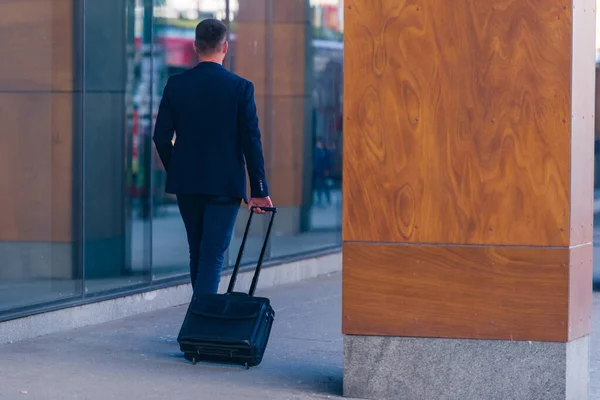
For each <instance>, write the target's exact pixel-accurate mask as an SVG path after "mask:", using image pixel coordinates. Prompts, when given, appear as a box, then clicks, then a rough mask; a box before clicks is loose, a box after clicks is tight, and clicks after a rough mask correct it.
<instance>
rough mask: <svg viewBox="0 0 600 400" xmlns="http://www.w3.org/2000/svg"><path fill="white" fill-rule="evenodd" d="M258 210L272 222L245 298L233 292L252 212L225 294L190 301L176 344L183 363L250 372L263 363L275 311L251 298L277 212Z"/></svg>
mask: <svg viewBox="0 0 600 400" xmlns="http://www.w3.org/2000/svg"><path fill="white" fill-rule="evenodd" d="M261 209H263V210H264V211H269V212H271V218H270V220H269V226H268V228H267V234H266V236H265V240H264V243H263V246H262V250H261V252H260V256H259V258H258V264H257V266H256V271H255V273H254V277H253V278H252V284H251V286H250V291H249V292H248V294H246V293H237V292H234V291H233V289H234V287H235V281H236V278H237V274H238V271H239V268H240V262H241V260H242V254H243V252H244V247H245V245H246V239H247V238H248V231H249V229H250V224H251V222H252V216H253V215H254V212H251V213H250V216H249V217H248V223H247V225H246V230H245V231H244V237H243V239H242V244H241V246H240V251H239V254H238V257H237V260H236V263H235V267H234V268H233V273H232V275H231V280H230V282H229V288H228V289H227V293H225V294H197V295H194V296H193V297H192V300H191V302H190V305H189V307H188V310H187V314H186V316H185V319H184V320H183V324H182V326H181V330H180V331H179V336H178V337H177V342H179V347H180V349H181V351H182V352H183V353H184V356H185V358H186V360H189V361H192V362H193V363H194V364H196V362H198V361H209V362H222V363H231V364H239V365H244V366H245V367H246V368H249V367H252V366H256V365H258V364H260V363H261V361H262V358H263V355H264V353H265V349H266V347H267V342H268V341H269V335H270V333H271V326H272V325H273V320H274V317H275V311H273V308H272V307H271V303H270V301H269V299H267V298H264V297H254V292H255V290H256V285H257V284H258V277H259V275H260V269H261V266H262V261H263V257H264V255H265V250H266V248H267V243H268V241H269V236H270V234H271V228H272V226H273V220H274V218H275V214H276V212H277V209H276V208H266V207H261ZM252 211H254V210H252Z"/></svg>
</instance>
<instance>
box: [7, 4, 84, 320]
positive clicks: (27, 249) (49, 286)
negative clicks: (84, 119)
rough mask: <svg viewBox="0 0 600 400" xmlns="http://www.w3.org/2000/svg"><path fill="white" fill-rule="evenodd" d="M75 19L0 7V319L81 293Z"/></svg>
mask: <svg viewBox="0 0 600 400" xmlns="http://www.w3.org/2000/svg"><path fill="white" fill-rule="evenodd" d="M73 12H74V10H73V8H72V4H71V2H65V1H58V0H44V1H39V2H25V1H4V2H1V3H0V27H1V29H2V32H4V35H5V38H9V40H3V41H2V42H0V54H1V55H2V59H3V60H7V61H8V62H2V63H0V76H2V79H1V80H0V121H2V124H1V125H0V141H1V142H2V145H1V146H0V193H2V195H1V196H0V209H1V210H2V217H1V218H0V314H1V313H2V312H5V311H8V310H15V309H18V308H20V307H27V306H33V305H35V304H39V303H44V302H50V301H58V300H65V299H69V298H73V297H76V298H77V297H80V296H81V293H82V291H81V273H80V270H79V269H78V268H77V262H76V260H77V256H76V244H77V229H76V225H77V215H76V213H75V212H74V209H76V208H77V200H76V199H77V196H76V193H77V190H78V183H77V182H74V181H76V174H75V172H76V171H78V170H79V166H78V160H77V157H76V149H77V146H78V142H77V136H78V132H77V126H76V123H75V120H76V116H77V112H78V107H79V104H80V97H79V96H78V95H77V94H76V92H77V87H76V84H75V82H76V78H75V71H74V68H73V64H72V60H73V58H74V53H76V48H75V37H74V32H76V30H75V29H73V19H74V18H73ZM25 16H26V17H25ZM41 38H44V40H40V39H41Z"/></svg>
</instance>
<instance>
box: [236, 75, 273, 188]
mask: <svg viewBox="0 0 600 400" xmlns="http://www.w3.org/2000/svg"><path fill="white" fill-rule="evenodd" d="M238 124H239V130H240V135H241V140H242V148H243V151H244V158H245V159H246V167H247V169H248V177H249V179H250V196H251V197H253V198H261V197H267V196H268V195H269V188H268V187H267V179H266V176H265V162H264V156H263V149H262V142H261V135H260V129H259V127H258V116H257V113H256V102H255V101H254V85H253V84H252V82H244V83H243V84H242V90H241V95H240V104H239V118H238Z"/></svg>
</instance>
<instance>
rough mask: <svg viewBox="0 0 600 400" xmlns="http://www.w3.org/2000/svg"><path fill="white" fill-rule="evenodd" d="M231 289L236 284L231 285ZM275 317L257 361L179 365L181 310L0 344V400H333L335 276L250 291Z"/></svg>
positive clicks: (339, 353)
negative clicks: (251, 364) (252, 364)
mask: <svg viewBox="0 0 600 400" xmlns="http://www.w3.org/2000/svg"><path fill="white" fill-rule="evenodd" d="M240 289H241V288H240ZM259 292H260V293H259V294H260V295H266V296H268V297H270V298H271V299H272V301H273V305H274V307H275V310H276V313H277V314H276V321H275V325H274V327H273V333H272V337H271V341H270V343H269V347H268V348H267V353H266V355H265V359H264V361H263V364H261V365H260V366H259V367H256V368H253V369H250V370H249V371H246V370H244V369H243V368H239V367H230V366H216V365H210V364H198V365H196V366H192V365H191V364H190V363H188V362H186V361H185V360H184V359H183V357H182V356H181V354H180V353H179V349H178V346H177V342H176V335H177V332H178V329H179V326H180V323H181V321H182V319H183V316H184V313H185V307H175V308H170V309H167V310H163V311H159V312H152V313H147V314H141V315H138V316H135V317H130V318H125V319H121V320H117V321H113V322H109V323H105V324H101V325H96V326H90V327H86V328H83V329H78V330H75V331H68V332H64V333H59V334H53V335H49V336H44V337H40V338H36V339H33V340H26V341H23V342H18V343H12V344H8V345H3V346H0V399H1V400H72V399H77V400H110V399H119V400H126V399H135V398H140V399H145V400H146V399H147V400H159V399H160V400H164V399H169V400H188V399H189V400H192V399H193V400H236V399H256V400H259V399H261V400H264V399H266V400H269V399H276V400H300V399H338V398H341V397H340V396H341V392H342V376H343V346H342V344H343V343H342V335H341V333H340V326H341V274H339V273H336V274H333V275H330V276H326V277H321V278H318V279H313V280H309V281H304V282H302V283H298V284H293V285H285V286H278V287H275V288H272V289H268V290H262V291H261V290H260V289H259ZM599 331H600V294H595V296H594V333H593V334H592V357H591V373H592V376H591V382H592V387H591V390H592V397H591V398H592V399H594V400H600V337H599V335H597V334H596V333H597V332H599Z"/></svg>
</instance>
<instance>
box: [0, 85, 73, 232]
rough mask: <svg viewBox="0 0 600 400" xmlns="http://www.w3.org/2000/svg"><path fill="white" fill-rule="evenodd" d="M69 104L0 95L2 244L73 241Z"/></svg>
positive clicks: (52, 97)
mask: <svg viewBox="0 0 600 400" xmlns="http://www.w3.org/2000/svg"><path fill="white" fill-rule="evenodd" d="M72 101H73V97H72V95H71V94H68V93H54V94H50V93H0V121H2V126H1V127H0V141H1V142H2V144H3V145H2V146H0V193H3V194H4V195H2V196H0V209H2V210H3V217H2V219H0V241H21V242H69V241H72V239H73V238H72V230H71V227H72V210H73V208H72V177H73V171H72V158H73V156H72V154H73V153H72V151H73V149H72V137H73V136H72V118H71V116H72Z"/></svg>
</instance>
